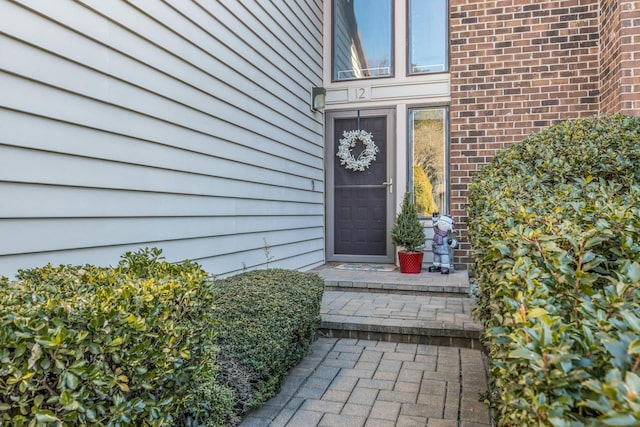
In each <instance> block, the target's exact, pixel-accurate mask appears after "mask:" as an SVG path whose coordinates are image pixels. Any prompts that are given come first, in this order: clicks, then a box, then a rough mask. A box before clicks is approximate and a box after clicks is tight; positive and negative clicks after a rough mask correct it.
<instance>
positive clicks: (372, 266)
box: [335, 264, 396, 271]
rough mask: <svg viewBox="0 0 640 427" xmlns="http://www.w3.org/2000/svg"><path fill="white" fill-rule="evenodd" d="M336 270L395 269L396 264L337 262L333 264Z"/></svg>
mask: <svg viewBox="0 0 640 427" xmlns="http://www.w3.org/2000/svg"><path fill="white" fill-rule="evenodd" d="M335 268H337V269H338V270H355V271H395V270H396V266H395V265H393V264H338V265H336V266H335Z"/></svg>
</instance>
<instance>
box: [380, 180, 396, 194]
mask: <svg viewBox="0 0 640 427" xmlns="http://www.w3.org/2000/svg"><path fill="white" fill-rule="evenodd" d="M382 185H386V186H387V187H389V193H393V178H390V179H389V181H385V182H383V183H382Z"/></svg>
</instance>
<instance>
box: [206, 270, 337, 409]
mask: <svg viewBox="0 0 640 427" xmlns="http://www.w3.org/2000/svg"><path fill="white" fill-rule="evenodd" d="M323 287H324V281H323V280H322V279H321V278H320V277H319V276H318V275H316V274H311V273H301V272H298V271H290V270H280V269H270V270H259V271H251V272H246V273H242V274H239V275H237V276H233V277H230V278H227V279H223V280H218V281H216V283H215V289H214V295H215V301H216V304H215V306H213V308H212V311H211V315H212V316H213V317H214V318H215V319H216V322H218V324H219V325H220V328H219V335H218V339H217V341H216V343H217V344H218V345H219V346H220V356H219V358H218V363H219V364H220V373H219V380H220V382H221V383H222V384H224V385H225V386H226V387H228V388H229V389H231V390H232V391H233V393H234V400H235V402H236V412H237V414H238V415H242V414H244V413H245V412H247V411H248V410H249V409H251V408H253V407H256V406H259V405H261V404H263V403H264V402H266V401H267V400H268V399H269V398H270V397H272V396H274V395H275V394H277V392H278V391H279V389H280V385H281V383H282V380H283V379H284V376H285V374H286V373H287V371H288V370H289V369H290V368H291V367H293V366H295V365H296V364H297V363H298V362H299V361H300V360H301V359H302V358H303V357H304V355H305V354H306V353H307V351H308V349H309V345H310V343H311V342H312V340H313V338H314V337H315V334H316V331H317V328H318V327H319V325H320V304H321V302H322V292H323Z"/></svg>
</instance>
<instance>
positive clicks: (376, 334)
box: [320, 290, 482, 349]
mask: <svg viewBox="0 0 640 427" xmlns="http://www.w3.org/2000/svg"><path fill="white" fill-rule="evenodd" d="M473 305H474V300H473V299H471V298H464V297H461V296H456V297H450V296H431V295H425V294H422V295H405V294H398V293H367V292H344V291H330V290H327V291H325V293H324V297H323V300H322V308H321V310H320V313H321V316H322V324H321V333H322V334H324V335H325V336H327V337H333V338H355V339H366V340H378V341H392V342H400V343H409V344H428V345H445V346H453V347H463V348H474V349H480V348H481V345H480V333H481V330H482V326H481V325H480V324H479V323H477V322H476V321H474V320H473V317H472V313H471V310H472V308H473Z"/></svg>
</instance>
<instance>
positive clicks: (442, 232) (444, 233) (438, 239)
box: [433, 227, 449, 245]
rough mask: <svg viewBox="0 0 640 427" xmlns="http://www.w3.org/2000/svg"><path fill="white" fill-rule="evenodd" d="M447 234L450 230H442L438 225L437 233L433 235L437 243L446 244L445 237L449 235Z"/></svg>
mask: <svg viewBox="0 0 640 427" xmlns="http://www.w3.org/2000/svg"><path fill="white" fill-rule="evenodd" d="M447 234H449V232H448V231H445V230H440V229H439V228H437V227H436V230H435V235H434V236H433V241H434V242H436V245H442V244H444V238H445V237H447Z"/></svg>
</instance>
